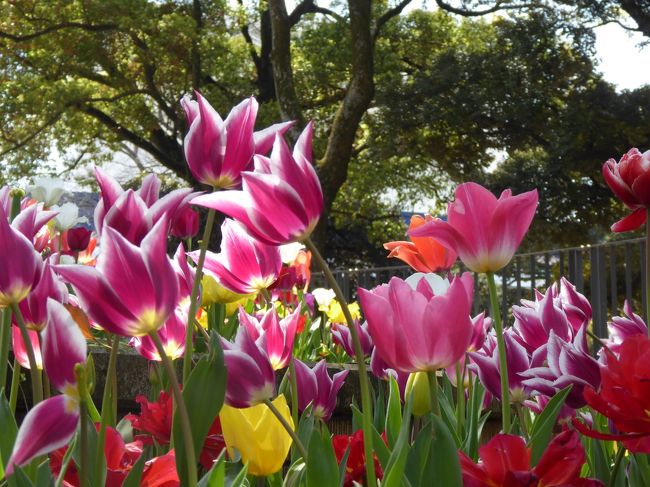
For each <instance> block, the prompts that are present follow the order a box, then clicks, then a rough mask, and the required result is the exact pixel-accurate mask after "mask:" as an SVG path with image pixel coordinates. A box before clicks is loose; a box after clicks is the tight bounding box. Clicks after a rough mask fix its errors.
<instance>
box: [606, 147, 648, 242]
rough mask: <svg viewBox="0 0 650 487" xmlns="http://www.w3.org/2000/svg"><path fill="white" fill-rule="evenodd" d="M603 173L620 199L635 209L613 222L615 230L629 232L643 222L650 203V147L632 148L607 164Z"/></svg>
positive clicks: (613, 229)
mask: <svg viewBox="0 0 650 487" xmlns="http://www.w3.org/2000/svg"><path fill="white" fill-rule="evenodd" d="M603 177H604V178H605V182H606V183H607V185H608V186H609V187H610V189H611V190H612V191H613V192H614V194H615V195H616V196H617V197H618V199H620V200H621V201H622V202H623V203H625V205H626V206H627V207H628V208H630V209H631V210H632V213H630V214H629V215H628V216H626V217H625V218H623V219H621V220H619V221H617V222H616V223H614V225H612V231H613V232H629V231H631V230H636V229H637V228H639V227H640V226H642V225H643V224H644V223H645V221H646V214H647V209H648V207H650V151H646V152H644V153H643V154H642V153H641V152H639V150H638V149H630V150H629V151H628V152H627V154H625V155H624V156H623V157H621V160H620V161H619V162H616V160H614V159H609V160H608V161H607V162H606V163H605V164H603Z"/></svg>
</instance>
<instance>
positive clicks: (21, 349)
mask: <svg viewBox="0 0 650 487" xmlns="http://www.w3.org/2000/svg"><path fill="white" fill-rule="evenodd" d="M27 334H28V335H29V341H30V342H31V344H32V350H33V351H34V358H35V359H36V367H37V368H38V369H39V370H42V369H43V355H42V354H41V343H40V340H39V339H38V333H37V332H35V331H34V330H28V331H27ZM11 344H12V347H13V350H14V356H15V357H16V360H17V361H18V363H19V364H20V366H21V367H23V368H25V369H30V368H31V366H30V364H29V356H28V355H27V347H26V346H25V342H24V340H23V335H22V333H21V332H20V328H18V326H16V325H13V326H12V327H11Z"/></svg>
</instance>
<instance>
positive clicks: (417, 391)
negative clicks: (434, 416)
mask: <svg viewBox="0 0 650 487" xmlns="http://www.w3.org/2000/svg"><path fill="white" fill-rule="evenodd" d="M411 392H413V396H412V397H413V399H412V401H413V416H416V417H418V418H419V417H420V416H424V415H425V414H427V413H428V412H429V411H431V393H430V392H429V378H428V377H427V373H426V372H413V373H411V374H410V375H409V378H408V381H407V382H406V397H409V395H410V394H411Z"/></svg>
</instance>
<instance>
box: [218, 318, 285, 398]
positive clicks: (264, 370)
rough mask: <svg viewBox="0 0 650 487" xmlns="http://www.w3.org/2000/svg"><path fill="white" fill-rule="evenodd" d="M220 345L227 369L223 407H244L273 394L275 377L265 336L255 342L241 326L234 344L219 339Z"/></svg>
mask: <svg viewBox="0 0 650 487" xmlns="http://www.w3.org/2000/svg"><path fill="white" fill-rule="evenodd" d="M221 344H222V346H223V356H224V361H225V364H226V368H227V369H228V384H227V386H226V404H228V405H229V406H232V407H235V408H247V407H250V406H254V405H256V404H259V403H261V402H263V401H264V400H265V399H270V398H271V397H273V396H274V395H275V374H274V372H273V367H272V366H271V362H270V361H269V357H268V355H267V353H266V350H265V348H266V346H265V345H266V344H265V337H264V336H262V337H261V339H260V340H258V342H257V343H256V342H255V341H254V340H253V338H252V337H251V336H250V335H249V334H248V330H247V329H246V327H245V326H242V327H240V328H239V330H237V336H236V337H235V343H232V342H229V341H227V340H225V339H223V338H222V339H221Z"/></svg>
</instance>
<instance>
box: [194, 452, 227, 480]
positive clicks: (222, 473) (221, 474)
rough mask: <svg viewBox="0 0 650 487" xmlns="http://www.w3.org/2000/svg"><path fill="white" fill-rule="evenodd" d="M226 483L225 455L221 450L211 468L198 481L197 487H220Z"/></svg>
mask: <svg viewBox="0 0 650 487" xmlns="http://www.w3.org/2000/svg"><path fill="white" fill-rule="evenodd" d="M225 482H226V454H225V450H222V451H221V453H220V454H219V457H218V458H217V460H216V461H215V462H214V465H212V468H211V469H210V470H209V471H208V473H206V474H205V475H204V476H203V478H202V479H201V480H199V486H198V487H221V486H222V485H224V484H225Z"/></svg>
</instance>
